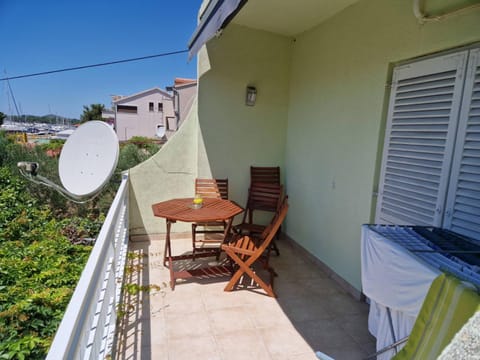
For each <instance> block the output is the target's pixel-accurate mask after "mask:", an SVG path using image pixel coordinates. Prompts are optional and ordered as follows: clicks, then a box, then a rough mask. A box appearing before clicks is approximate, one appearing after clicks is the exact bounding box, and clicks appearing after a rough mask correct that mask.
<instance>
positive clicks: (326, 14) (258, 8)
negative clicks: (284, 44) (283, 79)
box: [232, 0, 359, 36]
mask: <svg viewBox="0 0 480 360" xmlns="http://www.w3.org/2000/svg"><path fill="white" fill-rule="evenodd" d="M358 1H359V0H295V1H292V0H249V1H248V2H247V3H246V4H245V6H244V7H243V8H242V9H241V10H240V12H239V13H238V14H237V15H236V16H235V18H234V19H233V21H232V22H233V23H235V24H238V25H243V26H247V27H250V28H254V29H259V30H265V31H269V32H273V33H276V34H281V35H285V36H295V35H297V34H300V33H302V32H304V31H306V30H308V29H311V28H313V27H315V26H317V25H318V24H320V23H322V22H323V21H325V20H327V19H328V18H330V17H332V16H334V15H335V14H337V13H339V12H340V11H342V10H343V9H345V8H346V7H348V6H350V5H352V4H354V3H356V2H358Z"/></svg>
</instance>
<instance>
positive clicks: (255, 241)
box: [222, 197, 288, 297]
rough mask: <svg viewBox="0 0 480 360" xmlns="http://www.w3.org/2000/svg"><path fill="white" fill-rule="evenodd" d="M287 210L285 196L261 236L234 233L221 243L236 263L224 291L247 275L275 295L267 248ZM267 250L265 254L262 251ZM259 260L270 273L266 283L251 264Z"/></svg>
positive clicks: (273, 274) (272, 272)
mask: <svg viewBox="0 0 480 360" xmlns="http://www.w3.org/2000/svg"><path fill="white" fill-rule="evenodd" d="M287 211H288V201H287V197H285V200H284V201H283V203H282V204H281V207H280V208H279V209H278V211H277V212H276V214H275V216H274V218H273V219H272V222H271V223H270V224H269V225H268V226H267V227H266V228H265V230H264V231H263V235H265V236H263V237H258V238H255V237H253V236H250V235H241V234H236V235H234V236H233V238H232V240H231V241H230V242H229V243H228V244H223V245H222V250H224V251H225V253H226V254H227V256H228V257H229V258H230V259H231V260H232V261H233V263H234V264H235V265H236V268H237V269H236V271H235V273H234V274H233V276H232V278H231V279H230V281H229V282H228V284H227V286H226V287H225V291H232V290H233V289H234V287H235V286H236V285H237V284H238V282H239V281H240V279H241V278H242V277H243V276H244V275H247V276H249V277H250V278H251V279H252V280H253V281H254V282H255V283H256V284H258V285H259V286H260V287H261V288H262V289H263V290H264V291H265V292H266V293H267V295H269V296H272V297H276V294H275V292H274V290H273V279H274V276H275V275H276V274H275V271H274V270H273V268H272V267H271V266H270V264H269V263H268V249H269V247H270V244H271V242H272V240H273V238H274V236H275V234H276V233H277V231H278V229H279V228H280V225H281V224H282V222H283V220H284V219H285V216H286V215H287ZM265 252H267V256H264V253H265ZM258 262H261V263H262V265H263V268H264V269H266V270H267V271H268V272H269V274H270V281H269V283H266V282H265V281H264V280H262V279H261V278H260V277H259V276H258V274H257V273H256V272H255V271H254V269H253V266H254V265H255V264H256V263H258Z"/></svg>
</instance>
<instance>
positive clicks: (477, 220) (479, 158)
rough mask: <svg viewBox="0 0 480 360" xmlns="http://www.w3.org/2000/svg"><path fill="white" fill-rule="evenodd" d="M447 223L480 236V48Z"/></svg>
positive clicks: (473, 57) (468, 82)
mask: <svg viewBox="0 0 480 360" xmlns="http://www.w3.org/2000/svg"><path fill="white" fill-rule="evenodd" d="M446 209H447V210H446V212H445V221H444V227H445V228H447V229H451V230H453V231H455V232H458V233H460V234H464V235H467V236H471V237H473V238H476V239H478V240H480V49H475V50H471V52H470V57H469V62H468V69H467V75H466V79H465V88H464V91H463V101H462V111H461V114H460V119H459V125H458V135H457V140H456V145H455V152H454V161H453V165H452V176H451V179H450V187H449V190H448V200H447V208H446Z"/></svg>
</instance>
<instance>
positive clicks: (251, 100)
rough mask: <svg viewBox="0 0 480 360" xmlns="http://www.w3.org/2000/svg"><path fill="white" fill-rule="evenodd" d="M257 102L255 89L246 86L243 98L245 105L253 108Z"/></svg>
mask: <svg viewBox="0 0 480 360" xmlns="http://www.w3.org/2000/svg"><path fill="white" fill-rule="evenodd" d="M256 100H257V89H256V88H255V87H254V86H247V96H246V98H245V105H248V106H253V105H255V101H256Z"/></svg>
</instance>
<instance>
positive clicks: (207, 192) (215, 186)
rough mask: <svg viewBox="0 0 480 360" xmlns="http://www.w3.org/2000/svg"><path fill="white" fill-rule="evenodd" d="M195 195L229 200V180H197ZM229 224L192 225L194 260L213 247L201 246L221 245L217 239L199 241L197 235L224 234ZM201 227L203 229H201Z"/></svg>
mask: <svg viewBox="0 0 480 360" xmlns="http://www.w3.org/2000/svg"><path fill="white" fill-rule="evenodd" d="M195 194H196V195H200V196H201V197H202V198H218V199H224V200H227V199H228V179H195ZM226 226H227V223H226V222H225V221H214V222H206V223H192V247H193V251H192V254H193V259H194V260H195V252H196V251H211V250H212V248H211V247H207V248H205V247H201V246H199V244H202V245H205V244H209V243H210V244H213V243H219V241H221V240H217V239H207V238H204V239H198V238H197V236H196V235H197V234H199V233H200V234H219V233H221V234H223V233H224V232H225V228H226ZM199 227H201V228H200V229H199Z"/></svg>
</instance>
